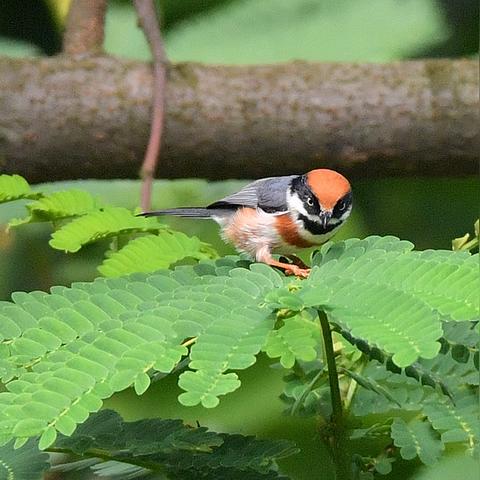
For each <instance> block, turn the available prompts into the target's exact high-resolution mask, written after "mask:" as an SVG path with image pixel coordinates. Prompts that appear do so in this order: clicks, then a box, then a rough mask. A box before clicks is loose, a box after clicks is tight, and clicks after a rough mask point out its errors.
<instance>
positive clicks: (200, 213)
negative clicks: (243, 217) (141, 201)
mask: <svg viewBox="0 0 480 480" xmlns="http://www.w3.org/2000/svg"><path fill="white" fill-rule="evenodd" d="M225 213H226V212H225V210H218V209H208V208H196V207H192V208H170V209H165V210H156V211H155V212H144V213H139V214H138V215H139V216H142V217H159V216H161V215H174V216H177V217H189V218H211V217H215V216H222V215H225Z"/></svg>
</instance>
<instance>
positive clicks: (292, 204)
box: [287, 190, 318, 222]
mask: <svg viewBox="0 0 480 480" xmlns="http://www.w3.org/2000/svg"><path fill="white" fill-rule="evenodd" d="M287 205H288V209H289V210H290V211H291V212H294V213H298V214H301V215H303V216H305V217H307V218H308V219H309V220H312V221H314V222H315V221H318V216H316V215H310V214H309V213H308V212H307V211H306V210H305V205H304V204H303V202H302V200H300V197H299V196H298V194H297V193H295V192H294V193H291V192H290V190H289V191H287Z"/></svg>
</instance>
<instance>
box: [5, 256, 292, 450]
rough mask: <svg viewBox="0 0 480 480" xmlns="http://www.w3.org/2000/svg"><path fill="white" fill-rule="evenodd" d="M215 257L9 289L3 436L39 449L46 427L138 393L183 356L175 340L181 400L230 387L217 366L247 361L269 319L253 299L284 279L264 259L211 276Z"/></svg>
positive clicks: (50, 436) (69, 429)
mask: <svg viewBox="0 0 480 480" xmlns="http://www.w3.org/2000/svg"><path fill="white" fill-rule="evenodd" d="M224 264H225V261H224V260H221V261H219V262H218V264H217V263H215V262H209V263H207V264H204V265H198V268H197V267H191V266H185V267H180V268H178V269H177V270H175V271H174V272H169V271H163V272H159V273H156V274H153V275H149V276H146V275H144V274H136V275H134V276H131V277H128V278H125V277H122V278H114V279H98V280H97V281H95V282H93V283H79V284H74V285H72V287H71V288H66V287H55V288H53V289H52V291H51V293H50V294H46V293H41V292H33V293H30V294H26V293H16V294H14V295H13V296H12V298H13V300H14V302H15V303H13V304H12V303H10V302H3V303H1V304H0V318H5V319H8V321H6V322H4V323H3V322H2V323H1V324H0V334H1V335H2V336H3V348H4V350H3V354H2V357H1V358H0V373H1V374H2V375H3V381H4V382H5V383H6V388H7V391H6V392H3V393H0V434H2V433H3V435H4V436H3V438H4V440H8V438H11V437H12V436H13V437H16V438H19V439H23V438H28V437H31V436H35V435H41V436H42V446H43V447H45V446H47V445H48V444H49V443H50V442H52V441H54V439H55V434H54V432H53V430H52V429H54V430H56V431H58V432H60V433H62V434H64V435H67V436H68V435H71V434H72V433H73V431H74V430H75V428H76V425H77V424H79V423H83V422H84V421H85V420H86V419H87V418H88V416H89V414H90V413H91V412H95V411H97V410H99V409H100V407H101V406H102V401H103V399H105V398H108V397H109V396H111V395H112V394H113V393H114V392H115V391H119V390H123V389H125V388H128V387H130V386H134V387H135V389H136V391H137V392H138V393H139V394H141V393H143V392H144V391H145V389H146V388H148V385H149V383H150V382H149V379H148V378H147V377H148V376H149V375H150V374H154V373H155V372H165V373H168V372H170V371H172V369H174V368H175V366H176V365H177V363H178V362H179V361H180V360H181V358H182V356H184V355H186V354H187V348H186V347H185V346H183V345H182V343H183V342H184V340H185V339H196V342H195V344H194V345H193V346H192V347H191V362H190V368H191V369H192V370H191V371H188V372H185V373H184V374H182V376H181V377H180V385H181V386H182V388H184V389H185V390H186V392H185V394H183V395H182V396H181V398H180V399H181V401H182V402H184V403H187V404H190V405H193V404H197V403H202V404H204V405H205V406H209V407H211V406H214V405H215V404H216V403H218V396H219V395H223V394H225V393H228V392H229V391H232V390H233V389H235V388H237V387H238V385H239V381H238V379H237V378H236V375H235V374H234V373H233V372H227V371H228V370H232V369H243V368H247V367H248V366H250V365H252V364H253V363H254V362H255V355H256V354H257V353H258V352H259V351H260V350H261V348H262V346H263V345H264V344H265V341H266V338H267V336H268V333H269V331H270V329H271V328H272V326H273V321H274V316H273V315H272V314H271V311H270V310H269V309H267V308H266V307H265V305H264V303H263V298H264V296H265V294H266V292H268V291H269V290H271V289H273V288H276V287H281V286H283V282H284V279H283V277H282V276H281V275H279V274H278V273H276V272H275V271H273V270H272V269H271V268H269V267H267V266H265V265H252V266H251V270H248V269H245V268H233V269H232V266H233V267H234V266H235V262H232V263H231V264H230V265H231V266H230V267H228V268H229V269H230V270H227V271H228V275H219V276H217V275H215V272H216V271H219V272H220V271H223V269H225V268H227V267H226V266H225V265H224ZM196 270H197V271H196ZM9 436H10V437H9Z"/></svg>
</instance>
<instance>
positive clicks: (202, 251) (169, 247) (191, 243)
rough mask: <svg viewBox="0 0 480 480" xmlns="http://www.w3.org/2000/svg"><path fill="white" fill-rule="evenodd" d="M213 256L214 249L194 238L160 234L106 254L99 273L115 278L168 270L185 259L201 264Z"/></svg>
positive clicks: (132, 241) (169, 233)
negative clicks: (192, 259) (189, 258)
mask: <svg viewBox="0 0 480 480" xmlns="http://www.w3.org/2000/svg"><path fill="white" fill-rule="evenodd" d="M212 256H215V253H214V251H213V249H212V248H211V247H209V246H208V245H206V244H204V243H202V242H201V241H200V240H199V239H198V238H196V237H188V236H187V235H185V234H183V233H180V232H169V231H161V232H159V233H158V235H146V236H144V237H139V238H135V239H134V240H131V241H130V242H129V243H128V244H127V245H126V246H125V247H123V248H122V249H120V250H119V251H117V252H112V253H110V254H108V258H106V259H105V260H104V261H103V263H102V265H100V266H99V267H98V270H99V272H100V273H101V274H102V275H103V276H105V277H118V276H120V275H126V274H129V273H135V272H154V271H155V270H160V269H162V268H168V267H169V266H170V265H171V264H172V263H175V262H177V261H179V260H182V259H184V258H187V257H191V258H195V259H197V260H202V259H206V258H212Z"/></svg>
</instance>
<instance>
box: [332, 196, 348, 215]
mask: <svg viewBox="0 0 480 480" xmlns="http://www.w3.org/2000/svg"><path fill="white" fill-rule="evenodd" d="M351 204H352V192H348V193H347V194H346V195H344V196H343V197H342V198H341V199H340V200H339V201H338V202H337V203H336V205H335V207H334V208H333V212H332V216H333V217H335V218H340V217H341V216H342V215H343V214H344V213H345V212H346V211H347V209H348V207H350V205H351Z"/></svg>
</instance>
